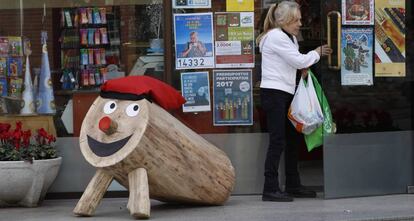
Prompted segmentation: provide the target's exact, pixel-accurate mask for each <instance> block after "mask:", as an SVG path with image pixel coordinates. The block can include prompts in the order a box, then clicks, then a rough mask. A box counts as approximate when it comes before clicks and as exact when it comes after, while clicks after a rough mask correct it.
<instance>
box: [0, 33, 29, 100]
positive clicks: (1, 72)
mask: <svg viewBox="0 0 414 221" xmlns="http://www.w3.org/2000/svg"><path fill="white" fill-rule="evenodd" d="M23 67H24V66H23V46H22V38H21V37H16V36H2V37H0V93H1V96H2V97H5V96H9V97H13V98H19V99H20V98H21V94H22V85H23V71H24V70H23Z"/></svg>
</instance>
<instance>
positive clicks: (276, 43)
mask: <svg viewBox="0 0 414 221" xmlns="http://www.w3.org/2000/svg"><path fill="white" fill-rule="evenodd" d="M293 40H294V42H292V40H291V39H290V38H289V36H288V35H287V34H286V33H284V32H283V31H282V30H281V29H280V28H275V29H272V30H270V31H269V32H268V33H267V34H266V35H264V36H263V38H262V40H261V41H260V45H259V47H260V52H261V53H262V80H261V83H260V87H261V88H270V89H278V90H281V91H286V92H288V93H290V94H294V93H295V86H296V85H295V84H296V71H297V69H303V68H307V67H310V66H311V65H313V64H315V63H317V62H318V61H319V59H320V57H319V54H318V52H316V51H310V52H308V53H307V54H301V53H300V52H299V45H298V41H297V40H296V37H294V36H293Z"/></svg>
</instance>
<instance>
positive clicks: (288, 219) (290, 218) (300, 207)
mask: <svg viewBox="0 0 414 221" xmlns="http://www.w3.org/2000/svg"><path fill="white" fill-rule="evenodd" d="M77 201H78V200H72V199H71V200H46V201H44V202H43V204H42V205H41V206H40V207H38V208H1V209H0V221H47V220H53V221H95V220H99V221H118V220H133V218H132V217H131V216H130V215H129V212H128V210H127V209H126V204H127V201H128V199H127V198H105V199H103V201H102V202H101V204H100V205H99V207H98V209H97V210H96V214H95V216H94V217H89V218H79V217H76V216H74V215H73V214H72V210H73V208H74V207H75V205H76V203H77ZM150 220H157V221H158V220H160V221H162V220H174V221H207V220H209V221H210V220H211V221H213V220H214V221H245V220H246V221H256V220H257V221H262V220H263V221H279V220H280V221H331V220H332V221H345V220H350V221H356V220H364V221H365V220H369V221H379V220H381V221H391V220H400V221H414V195H408V194H404V195H387V196H377V197H359V198H347V199H334V200H325V199H322V198H321V197H318V198H316V199H295V200H294V202H289V203H280V202H262V201H261V196H260V195H248V196H232V197H231V198H230V199H229V201H228V202H227V203H226V204H225V205H224V206H188V205H178V204H165V203H161V202H158V201H151V218H150Z"/></svg>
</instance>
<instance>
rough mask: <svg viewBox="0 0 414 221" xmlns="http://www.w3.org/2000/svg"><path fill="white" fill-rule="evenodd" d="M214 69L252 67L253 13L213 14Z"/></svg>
mask: <svg viewBox="0 0 414 221" xmlns="http://www.w3.org/2000/svg"><path fill="white" fill-rule="evenodd" d="M214 21H215V28H216V35H215V36H216V38H215V52H216V56H215V57H216V68H252V67H254V54H255V53H254V48H255V46H254V22H253V21H254V13H253V12H231V13H226V12H218V13H216V14H215V19H214Z"/></svg>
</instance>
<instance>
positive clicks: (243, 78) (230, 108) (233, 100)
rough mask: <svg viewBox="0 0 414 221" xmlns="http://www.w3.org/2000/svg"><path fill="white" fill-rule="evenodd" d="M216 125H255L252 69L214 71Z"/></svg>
mask: <svg viewBox="0 0 414 221" xmlns="http://www.w3.org/2000/svg"><path fill="white" fill-rule="evenodd" d="M213 84H214V85H213V105H214V106H213V110H214V111H213V120H214V126H229V125H253V95H252V90H253V86H252V71H251V70H214V71H213Z"/></svg>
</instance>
